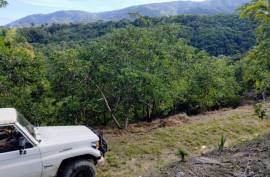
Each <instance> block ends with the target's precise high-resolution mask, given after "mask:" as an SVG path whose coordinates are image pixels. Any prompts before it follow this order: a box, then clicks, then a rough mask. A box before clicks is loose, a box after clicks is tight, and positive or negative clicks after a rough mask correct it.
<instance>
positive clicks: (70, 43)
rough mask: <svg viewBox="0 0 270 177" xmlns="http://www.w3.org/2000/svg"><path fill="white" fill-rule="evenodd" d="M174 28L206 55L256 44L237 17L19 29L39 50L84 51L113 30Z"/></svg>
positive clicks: (248, 25) (178, 35)
mask: <svg viewBox="0 0 270 177" xmlns="http://www.w3.org/2000/svg"><path fill="white" fill-rule="evenodd" d="M162 25H163V26H170V27H172V28H174V33H175V37H176V38H177V39H181V40H183V41H185V42H186V43H187V44H189V45H191V46H194V47H196V48H198V49H201V50H206V51H207V52H208V53H209V54H211V55H214V56H218V55H226V56H229V55H230V56H231V55H241V54H243V53H245V52H246V51H248V50H249V49H250V48H251V47H252V46H253V45H254V44H255V42H256V40H255V34H254V30H255V28H256V26H257V25H256V23H254V22H251V21H249V20H244V19H240V18H239V17H238V16H237V15H216V16H196V15H180V16H172V17H155V18H149V17H142V16H138V18H137V19H136V20H135V21H128V20H121V21H118V22H112V21H110V22H96V23H89V24H66V25H61V24H53V25H50V26H45V25H43V26H40V27H28V28H22V29H19V33H21V34H22V35H23V36H24V37H25V38H26V39H27V41H28V42H29V43H31V44H33V45H34V46H36V47H38V48H42V47H44V46H46V49H45V50H46V51H47V50H48V47H52V46H53V48H54V47H56V48H58V49H61V50H63V49H68V48H76V47H79V48H81V47H85V46H87V45H89V43H91V41H93V40H94V39H96V38H98V37H101V36H103V35H106V34H107V33H110V32H112V31H114V30H116V29H121V28H127V27H137V28H151V29H152V28H158V27H159V26H162Z"/></svg>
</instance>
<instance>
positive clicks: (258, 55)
mask: <svg viewBox="0 0 270 177" xmlns="http://www.w3.org/2000/svg"><path fill="white" fill-rule="evenodd" d="M254 4H256V3H255V1H254V2H252V3H251V4H250V5H246V6H244V7H243V9H242V12H243V13H242V16H245V15H246V16H247V17H249V16H250V14H257V16H258V14H260V13H261V10H260V9H258V10H256V8H258V6H257V5H254ZM259 8H261V6H260V7H259ZM251 9H252V10H251ZM251 12H254V13H251ZM133 16H134V15H133ZM251 16H252V15H251ZM259 16H260V15H259ZM134 17H135V18H137V19H135V20H134V21H128V20H121V21H118V22H96V23H90V24H69V25H58V24H54V25H50V26H49V25H44V26H40V27H29V28H22V29H18V30H17V31H16V30H14V29H9V30H8V29H3V30H1V34H0V36H1V37H0V51H1V52H0V59H1V63H0V67H1V77H0V80H1V87H0V89H1V91H0V96H1V97H0V100H1V106H2V107H7V106H10V107H16V108H18V109H19V110H20V111H21V112H23V113H24V114H25V115H26V116H27V117H29V118H30V119H31V118H32V122H35V123H37V124H46V125H59V124H86V125H91V126H100V125H103V126H109V125H114V126H116V127H118V128H127V127H128V125H129V123H130V122H138V121H149V122H151V121H152V120H153V119H154V118H156V117H165V116H168V115H170V114H174V113H178V112H186V113H188V114H196V113H200V112H202V111H207V110H212V109H218V108H221V107H228V106H232V107H235V106H237V105H239V103H240V101H241V99H240V98H241V97H244V96H248V97H251V98H256V99H260V98H263V99H266V97H267V96H268V95H269V89H270V84H269V83H270V82H269V80H270V74H269V73H270V62H269V61H270V59H269V56H270V55H269V50H268V49H269V46H270V34H269V31H270V30H269V28H270V25H269V23H270V22H269V20H257V18H254V19H253V18H251V19H252V20H253V21H251V20H249V19H240V18H239V17H237V16H236V15H228V16H224V15H216V16H194V15H182V16H172V17H155V18H149V17H143V16H140V15H135V16H134ZM264 19H266V17H265V18H264ZM255 28H257V29H256V30H255ZM255 34H256V38H257V42H256V41H255V40H256V39H255ZM32 46H33V47H32ZM29 110H31V111H29Z"/></svg>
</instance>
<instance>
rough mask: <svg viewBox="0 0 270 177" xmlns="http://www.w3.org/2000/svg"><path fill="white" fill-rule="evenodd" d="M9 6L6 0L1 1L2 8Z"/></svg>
mask: <svg viewBox="0 0 270 177" xmlns="http://www.w3.org/2000/svg"><path fill="white" fill-rule="evenodd" d="M7 4H8V2H7V1H5V0H0V8H2V7H6V6H7Z"/></svg>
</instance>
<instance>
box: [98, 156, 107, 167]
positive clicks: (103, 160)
mask: <svg viewBox="0 0 270 177" xmlns="http://www.w3.org/2000/svg"><path fill="white" fill-rule="evenodd" d="M103 164H105V158H104V157H103V156H102V157H101V158H100V159H99V160H98V161H97V165H103Z"/></svg>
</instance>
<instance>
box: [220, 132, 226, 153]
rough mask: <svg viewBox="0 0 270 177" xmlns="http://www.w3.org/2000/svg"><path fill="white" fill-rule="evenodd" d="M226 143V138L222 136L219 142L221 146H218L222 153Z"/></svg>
mask: <svg viewBox="0 0 270 177" xmlns="http://www.w3.org/2000/svg"><path fill="white" fill-rule="evenodd" d="M226 141H227V139H226V136H224V135H223V134H222V136H221V137H220V140H219V144H218V150H219V151H220V152H221V151H223V149H224V146H225V143H226Z"/></svg>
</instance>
